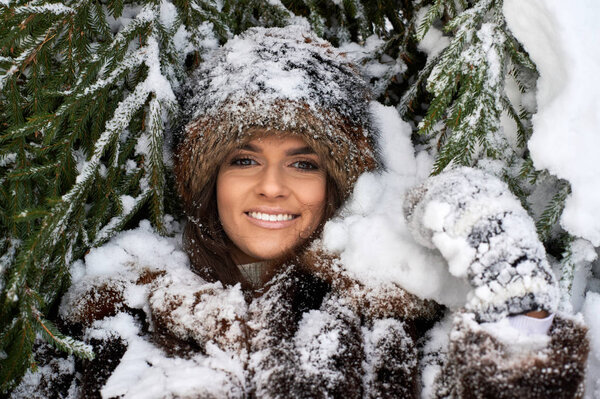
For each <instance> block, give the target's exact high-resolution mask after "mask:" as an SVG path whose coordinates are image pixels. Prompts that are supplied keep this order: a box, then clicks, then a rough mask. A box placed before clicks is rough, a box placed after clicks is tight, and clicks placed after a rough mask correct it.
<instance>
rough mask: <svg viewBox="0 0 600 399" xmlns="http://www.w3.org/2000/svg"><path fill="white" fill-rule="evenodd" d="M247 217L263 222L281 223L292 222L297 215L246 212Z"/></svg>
mask: <svg viewBox="0 0 600 399" xmlns="http://www.w3.org/2000/svg"><path fill="white" fill-rule="evenodd" d="M246 214H247V215H248V216H250V217H251V218H253V219H258V220H263V221H266V222H282V221H287V220H292V219H294V218H296V217H298V216H297V215H293V214H291V213H275V214H274V213H264V212H247V213H246Z"/></svg>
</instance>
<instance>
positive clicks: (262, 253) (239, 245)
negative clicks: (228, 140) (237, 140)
mask: <svg viewBox="0 0 600 399" xmlns="http://www.w3.org/2000/svg"><path fill="white" fill-rule="evenodd" d="M325 186H326V173H325V170H324V165H323V162H322V160H321V159H320V158H319V156H318V155H317V154H316V153H315V152H314V151H313V150H312V149H311V148H310V147H308V146H307V145H306V143H305V142H304V141H303V140H302V139H300V138H298V137H294V136H273V135H271V136H267V137H263V138H257V139H254V140H251V141H250V142H248V143H247V144H246V145H244V146H242V147H241V148H239V149H237V150H235V151H233V152H232V153H231V154H229V155H228V156H227V157H226V158H225V161H224V162H223V163H222V164H221V167H220V169H219V174H218V176H217V207H218V211H219V218H220V220H221V224H222V225H223V229H224V230H225V233H226V234H227V236H228V237H229V238H230V239H231V241H232V242H233V244H235V248H234V251H233V254H232V256H233V260H234V261H235V262H236V263H238V264H244V263H250V262H256V261H259V260H271V259H276V258H278V257H281V256H282V255H284V254H285V253H286V252H288V251H290V250H291V249H293V248H295V247H296V246H298V245H299V244H300V243H301V242H302V241H304V240H305V239H306V238H308V237H309V236H310V235H311V234H312V233H313V232H314V231H315V229H316V228H317V227H318V225H319V223H320V221H321V218H322V217H323V212H324V209H325V196H326V194H325Z"/></svg>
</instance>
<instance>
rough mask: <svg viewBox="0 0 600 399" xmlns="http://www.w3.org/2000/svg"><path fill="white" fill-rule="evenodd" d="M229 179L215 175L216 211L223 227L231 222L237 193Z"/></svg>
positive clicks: (226, 226)
mask: <svg viewBox="0 0 600 399" xmlns="http://www.w3.org/2000/svg"><path fill="white" fill-rule="evenodd" d="M230 180H231V179H228V178H227V177H223V176H221V175H219V176H218V177H217V190H216V191H217V211H218V213H219V219H220V220H221V224H222V225H223V228H225V229H227V228H228V227H229V225H230V224H231V223H232V220H231V219H232V217H231V216H232V215H233V214H234V210H235V207H236V204H237V202H238V201H239V200H238V195H237V192H236V190H235V187H236V186H235V185H234V184H232V183H231V181H230Z"/></svg>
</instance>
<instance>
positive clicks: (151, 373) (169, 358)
mask: <svg viewBox="0 0 600 399" xmlns="http://www.w3.org/2000/svg"><path fill="white" fill-rule="evenodd" d="M309 252H311V253H310V254H305V256H303V259H315V258H316V253H314V252H312V251H309ZM334 259H335V258H333V257H328V258H321V262H319V264H303V263H302V261H300V260H298V261H296V262H292V263H290V264H288V265H283V266H282V267H281V268H280V271H279V272H278V273H277V274H276V275H275V276H274V277H273V278H272V280H271V281H270V282H269V283H268V284H267V285H266V286H265V287H264V288H263V289H262V290H260V291H257V292H255V293H254V298H253V299H252V300H250V301H249V302H247V301H246V300H244V295H243V293H242V291H241V289H240V287H239V285H236V286H234V287H223V286H222V285H221V284H220V283H209V282H205V281H203V280H202V279H200V278H199V277H198V276H197V275H195V274H194V273H193V272H191V271H190V270H189V268H187V267H165V268H164V269H161V268H153V270H149V268H148V267H146V266H145V265H143V264H130V265H129V269H128V270H126V271H124V272H122V273H119V274H118V276H117V278H114V277H113V278H111V277H109V276H105V277H104V278H98V277H97V276H86V277H84V278H83V279H82V280H80V281H78V282H77V283H76V284H74V285H73V286H72V287H71V289H70V290H69V292H68V293H67V295H66V296H65V298H64V300H63V303H62V306H61V313H62V316H63V319H64V322H65V323H66V325H69V326H70V328H71V329H72V331H81V336H82V337H83V338H84V339H85V340H87V341H88V342H90V343H91V344H92V345H94V348H95V351H96V354H97V358H96V359H95V360H92V361H78V362H74V361H73V359H72V357H71V358H68V359H65V360H61V362H62V363H64V364H62V365H60V366H59V367H58V368H57V367H55V366H53V364H54V363H57V360H51V361H49V362H48V366H45V365H44V364H42V367H41V368H40V370H41V371H42V372H41V373H38V375H37V377H36V378H28V379H27V380H26V381H27V384H28V386H26V387H21V389H22V390H21V391H16V392H27V394H28V395H30V394H31V389H34V390H35V389H37V392H38V396H37V397H61V395H66V393H67V391H69V390H70V391H71V392H72V393H73V395H74V396H75V393H79V395H80V396H81V397H99V396H100V393H102V395H104V396H105V397H112V396H119V395H122V397H125V398H134V397H144V398H163V397H185V398H205V397H214V398H224V397H237V398H251V397H260V398H301V397H302V398H319V397H321V398H326V397H330V398H342V397H343V398H364V397H373V398H375V397H377V398H381V397H390V398H399V397H401V398H418V397H420V395H421V393H422V390H423V388H422V385H424V386H425V388H426V389H425V392H429V393H431V394H432V397H440V398H441V397H454V398H470V397H474V398H475V397H477V398H489V397H496V396H497V395H504V396H502V397H535V398H538V397H539V398H548V397H564V398H568V397H579V396H581V393H582V382H583V374H584V366H585V360H586V355H587V341H586V338H585V334H586V330H585V328H584V327H582V325H581V324H580V323H579V322H577V321H576V320H571V319H569V318H565V317H563V316H560V315H557V316H556V318H555V321H554V325H553V327H552V329H551V331H550V337H549V339H548V342H542V343H541V344H540V343H538V344H537V345H534V346H533V347H530V346H526V347H518V348H516V349H515V347H514V345H513V343H511V342H503V341H502V339H501V338H499V337H496V336H494V334H493V332H490V331H488V330H486V329H484V328H483V327H481V325H480V324H479V323H477V322H476V321H475V314H473V313H470V312H462V313H458V314H457V315H456V316H455V320H454V323H453V325H452V327H450V328H451V330H450V331H449V330H448V326H449V324H448V325H447V327H446V328H445V329H444V328H442V329H441V331H440V327H439V325H436V327H434V329H433V330H430V329H431V326H432V325H434V323H435V322H436V321H437V320H439V319H440V317H441V315H442V314H443V313H442V309H441V308H440V307H435V306H434V304H432V303H430V302H426V301H422V300H419V299H418V298H416V297H414V296H412V295H408V294H407V293H406V292H404V291H403V290H402V289H401V288H400V287H398V286H396V287H395V290H396V293H393V292H391V288H390V287H389V286H388V287H387V288H386V289H385V290H382V291H380V292H379V291H377V290H374V289H371V290H370V291H368V292H366V291H364V292H362V295H360V294H359V292H360V287H361V284H360V282H358V281H355V282H354V284H349V283H350V280H349V278H348V277H347V276H343V273H342V277H344V279H345V281H346V284H344V285H334V286H332V285H331V284H329V283H328V282H327V281H325V280H323V279H322V278H320V277H318V276H319V275H322V274H321V272H319V270H324V268H326V267H327V265H328V263H329V262H332V261H334ZM331 267H332V268H333V267H334V266H333V265H331ZM338 270H339V269H338ZM390 294H392V295H391V297H392V298H403V302H395V303H396V305H397V306H398V308H397V309H390V308H388V307H387V306H385V305H383V304H384V303H385V299H386V298H387V296H388V295H390ZM123 298H125V299H123ZM407 310H409V311H407ZM432 332H435V333H437V334H438V335H440V334H442V335H444V336H446V337H447V343H445V344H442V345H440V346H439V347H438V348H437V349H435V352H436V354H435V356H433V355H432V354H431V350H430V351H429V352H428V351H427V348H429V349H431V348H435V345H433V346H431V343H433V341H435V337H434V335H435V334H433V335H432ZM448 337H449V338H448ZM419 347H423V348H425V349H421V350H419ZM42 349H43V350H44V351H47V350H48V348H42ZM47 358H50V359H51V357H47ZM434 363H435V365H433V364H434ZM57 364H58V363H57ZM432 365H433V366H432ZM436 365H437V366H436ZM432 367H433V369H432ZM56 370H58V371H59V372H57V371H56ZM431 370H433V372H431ZM424 372H427V373H428V374H427V376H425V375H424V376H423V381H422V379H421V374H422V373H424ZM50 388H51V389H52V390H50ZM45 389H48V390H45ZM140 395H143V396H140ZM15 397H20V396H18V395H16V396H15ZM498 397H499V396H498Z"/></svg>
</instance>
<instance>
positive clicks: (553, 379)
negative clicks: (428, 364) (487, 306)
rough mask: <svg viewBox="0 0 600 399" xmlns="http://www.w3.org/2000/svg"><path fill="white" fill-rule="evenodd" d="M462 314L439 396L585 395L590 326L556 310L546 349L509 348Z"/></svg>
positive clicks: (533, 397)
mask: <svg viewBox="0 0 600 399" xmlns="http://www.w3.org/2000/svg"><path fill="white" fill-rule="evenodd" d="M473 323H475V322H474V321H473V320H469V318H468V317H466V316H465V314H462V315H461V314H459V315H458V316H457V317H456V318H455V321H454V327H453V332H452V333H451V335H450V337H451V340H450V346H449V352H448V359H447V363H446V365H445V366H444V368H443V370H442V374H441V376H440V378H439V379H438V384H437V392H436V395H437V396H436V397H438V398H461V399H468V398H500V399H501V398H506V399H508V398H531V399H537V398H539V399H547V398H553V399H554V398H565V399H566V398H582V397H583V378H584V373H585V363H586V359H587V355H588V351H589V342H588V339H587V337H586V333H587V328H585V327H584V326H582V325H581V324H579V323H577V322H575V321H573V320H569V319H566V318H562V317H560V316H559V315H556V317H555V319H554V322H553V325H552V328H551V329H550V332H549V335H550V343H549V344H548V346H547V347H546V348H544V349H541V350H538V351H533V350H532V351H530V352H528V353H526V354H523V353H510V352H509V350H508V349H507V347H506V346H505V345H504V344H503V343H501V342H500V341H499V340H498V339H497V338H495V337H493V336H491V335H490V334H488V333H487V332H485V331H483V330H482V329H480V328H477V327H475V328H474V327H473Z"/></svg>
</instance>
